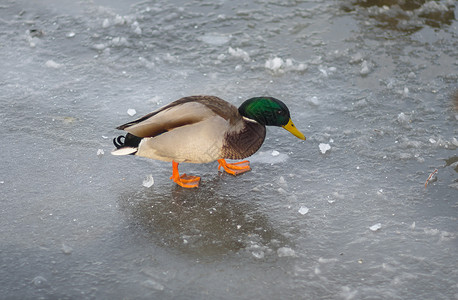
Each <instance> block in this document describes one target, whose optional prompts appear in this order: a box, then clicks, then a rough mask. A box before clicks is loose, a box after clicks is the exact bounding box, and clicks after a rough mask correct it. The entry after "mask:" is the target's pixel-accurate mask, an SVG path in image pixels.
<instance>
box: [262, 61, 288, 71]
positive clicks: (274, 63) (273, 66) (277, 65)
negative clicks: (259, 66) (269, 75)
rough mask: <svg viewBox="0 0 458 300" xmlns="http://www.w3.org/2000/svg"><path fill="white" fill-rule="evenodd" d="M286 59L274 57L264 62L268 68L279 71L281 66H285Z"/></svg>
mask: <svg viewBox="0 0 458 300" xmlns="http://www.w3.org/2000/svg"><path fill="white" fill-rule="evenodd" d="M283 64H284V61H283V59H282V58H280V57H274V58H272V59H268V60H267V61H266V63H265V64H264V67H265V68H266V69H269V70H271V71H273V72H279V70H280V68H281V67H282V66H283Z"/></svg>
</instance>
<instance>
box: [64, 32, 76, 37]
mask: <svg viewBox="0 0 458 300" xmlns="http://www.w3.org/2000/svg"><path fill="white" fill-rule="evenodd" d="M75 35H76V33H74V32H73V31H70V32H69V33H67V34H66V35H65V36H66V37H68V38H72V37H75Z"/></svg>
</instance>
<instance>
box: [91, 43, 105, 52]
mask: <svg viewBox="0 0 458 300" xmlns="http://www.w3.org/2000/svg"><path fill="white" fill-rule="evenodd" d="M106 47H107V46H106V45H105V44H95V45H93V46H92V48H93V49H95V50H98V51H102V50H104V49H105V48H106Z"/></svg>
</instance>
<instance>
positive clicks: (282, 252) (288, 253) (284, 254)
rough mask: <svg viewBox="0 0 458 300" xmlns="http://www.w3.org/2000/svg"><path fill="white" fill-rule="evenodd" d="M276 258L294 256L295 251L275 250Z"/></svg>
mask: <svg viewBox="0 0 458 300" xmlns="http://www.w3.org/2000/svg"><path fill="white" fill-rule="evenodd" d="M277 255H278V257H288V256H296V251H294V250H293V249H291V248H289V247H281V248H278V250H277Z"/></svg>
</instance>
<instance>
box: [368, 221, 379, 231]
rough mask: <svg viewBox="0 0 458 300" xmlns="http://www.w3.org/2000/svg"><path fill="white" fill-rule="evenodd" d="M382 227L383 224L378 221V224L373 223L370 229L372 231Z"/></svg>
mask: <svg viewBox="0 0 458 300" xmlns="http://www.w3.org/2000/svg"><path fill="white" fill-rule="evenodd" d="M380 228H382V224H381V223H377V224H374V225H372V226H371V227H369V229H370V230H371V231H377V230H379V229H380Z"/></svg>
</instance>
